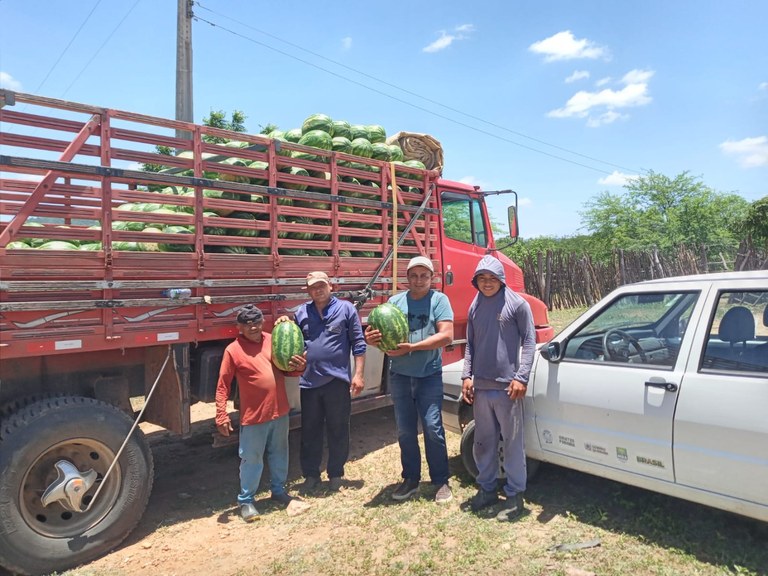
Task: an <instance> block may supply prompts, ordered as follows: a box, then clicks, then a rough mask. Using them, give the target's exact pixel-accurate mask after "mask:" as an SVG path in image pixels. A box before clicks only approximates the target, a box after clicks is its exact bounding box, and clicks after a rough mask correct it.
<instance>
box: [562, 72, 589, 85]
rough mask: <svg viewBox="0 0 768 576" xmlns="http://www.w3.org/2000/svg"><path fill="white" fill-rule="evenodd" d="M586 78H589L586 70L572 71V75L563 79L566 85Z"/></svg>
mask: <svg viewBox="0 0 768 576" xmlns="http://www.w3.org/2000/svg"><path fill="white" fill-rule="evenodd" d="M586 78H589V72H587V71H586V70H574V71H573V74H571V75H570V76H568V78H566V79H565V83H566V84H571V83H572V82H576V81H578V80H584V79H586Z"/></svg>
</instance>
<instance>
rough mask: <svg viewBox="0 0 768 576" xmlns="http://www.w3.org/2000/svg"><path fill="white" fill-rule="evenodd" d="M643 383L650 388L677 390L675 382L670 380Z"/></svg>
mask: <svg viewBox="0 0 768 576" xmlns="http://www.w3.org/2000/svg"><path fill="white" fill-rule="evenodd" d="M645 385H646V386H650V387H651V388H663V389H664V390H666V391H667V392H677V384H674V383H672V382H646V383H645Z"/></svg>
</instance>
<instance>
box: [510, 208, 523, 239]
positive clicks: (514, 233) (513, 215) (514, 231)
mask: <svg viewBox="0 0 768 576" xmlns="http://www.w3.org/2000/svg"><path fill="white" fill-rule="evenodd" d="M507 220H508V221H509V237H510V238H517V237H518V235H519V234H520V231H519V229H518V227H517V206H510V207H509V208H507Z"/></svg>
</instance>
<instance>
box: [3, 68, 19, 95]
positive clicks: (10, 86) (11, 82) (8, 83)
mask: <svg viewBox="0 0 768 576" xmlns="http://www.w3.org/2000/svg"><path fill="white" fill-rule="evenodd" d="M0 88H5V89H6V90H13V91H14V92H20V91H21V82H19V81H18V80H16V79H15V78H14V77H13V76H11V75H10V74H8V72H3V71H1V70H0Z"/></svg>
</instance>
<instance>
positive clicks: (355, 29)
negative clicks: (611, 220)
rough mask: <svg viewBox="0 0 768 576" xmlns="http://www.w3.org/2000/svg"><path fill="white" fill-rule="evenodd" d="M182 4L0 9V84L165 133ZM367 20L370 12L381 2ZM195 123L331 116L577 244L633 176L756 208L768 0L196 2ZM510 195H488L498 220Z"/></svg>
mask: <svg viewBox="0 0 768 576" xmlns="http://www.w3.org/2000/svg"><path fill="white" fill-rule="evenodd" d="M176 4H177V3H176V1H175V0H123V1H121V2H117V1H116V0H72V1H70V2H54V1H52V0H0V85H2V87H5V88H11V89H14V90H17V91H22V92H30V93H34V94H41V95H44V96H49V97H54V98H63V99H67V100H72V101H77V102H84V103H88V104H94V105H100V106H106V107H110V108H119V109H124V110H130V111H136V112H141V113H144V114H150V115H155V116H163V117H169V118H172V117H173V116H174V114H175V63H176V52H175V50H176ZM374 5H375V6H376V8H373V6H374ZM194 12H195V15H196V17H197V18H198V20H196V21H195V22H193V32H192V38H193V47H194V53H193V58H194V110H195V120H196V121H198V122H199V121H201V120H202V118H203V117H204V116H205V115H207V114H208V113H209V112H210V111H211V110H219V109H223V110H226V111H231V110H234V109H239V110H242V111H243V112H244V113H245V114H246V115H247V120H246V125H247V127H248V129H249V130H250V131H252V132H258V131H259V129H260V127H261V126H263V125H265V124H267V123H274V124H277V125H278V126H279V127H281V128H284V129H289V128H294V127H298V126H300V125H301V123H302V121H303V120H304V118H305V117H306V116H308V115H310V114H313V113H317V112H323V113H326V114H329V115H330V116H331V117H333V118H336V119H346V120H348V121H350V122H352V123H361V124H381V125H383V126H384V127H385V128H386V129H387V132H388V134H393V133H395V132H398V131H400V130H404V131H409V132H424V133H429V134H431V135H433V136H434V137H435V138H437V139H438V140H439V141H440V142H441V143H442V145H443V149H444V153H445V170H444V176H445V177H446V178H449V179H452V180H461V181H466V182H471V183H474V184H478V185H480V186H482V187H483V188H484V189H488V190H498V189H507V188H512V189H514V190H516V191H517V192H518V193H519V196H520V218H521V232H522V235H523V236H524V237H535V236H540V235H554V236H565V235H571V234H576V233H578V232H579V231H580V225H581V219H580V216H579V212H580V211H582V210H583V209H584V207H585V206H584V205H585V203H586V202H587V201H588V200H590V199H592V198H594V197H595V195H597V194H598V193H600V192H602V191H605V190H607V191H611V192H614V193H619V192H621V191H622V190H623V188H622V187H621V186H622V184H623V183H624V182H625V181H626V178H628V177H632V176H633V175H637V174H642V173H643V171H647V170H653V171H655V172H659V173H662V174H665V175H668V176H670V177H674V176H676V175H677V174H679V173H681V172H683V171H689V172H690V173H691V174H692V175H694V176H697V177H701V180H702V181H703V182H704V183H705V184H706V185H708V186H710V187H712V188H714V189H715V190H717V191H720V192H736V193H739V194H741V195H742V196H743V197H744V198H746V199H747V200H749V201H754V200H757V199H759V198H762V197H763V196H765V195H767V194H768V33H766V23H767V22H768V2H765V1H763V0H751V1H745V0H733V1H730V2H724V1H714V0H712V1H706V0H700V1H694V0H675V1H669V0H648V1H645V2H621V1H607V0H606V1H583V2H574V1H572V0H556V1H550V2H548V1H544V0H541V1H533V0H530V1H525V2H520V1H514V0H508V1H495V2H491V1H485V0H475V1H473V2H466V1H458V0H441V1H431V0H423V1H414V0H410V1H408V2H406V1H400V0H391V1H390V2H387V3H384V4H373V3H370V2H359V1H358V2H350V1H346V0H338V1H336V0H331V1H330V2H306V1H299V0H268V1H257V0H250V1H246V0H200V1H199V2H196V4H195V6H194ZM506 202H507V200H506V199H505V197H495V198H494V199H493V200H491V203H490V204H491V208H492V213H493V214H494V215H495V217H496V219H497V220H498V221H499V222H501V221H503V220H504V207H505V205H506Z"/></svg>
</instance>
